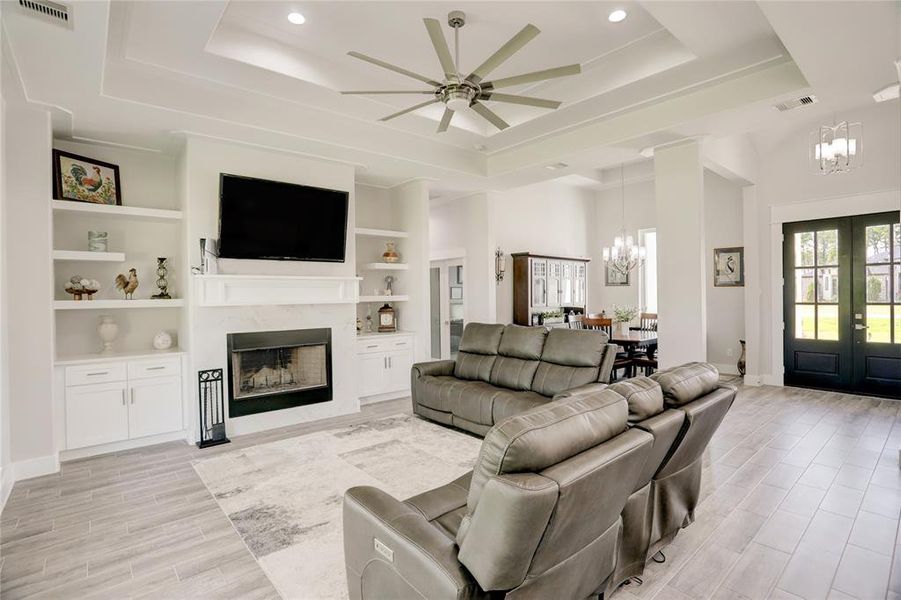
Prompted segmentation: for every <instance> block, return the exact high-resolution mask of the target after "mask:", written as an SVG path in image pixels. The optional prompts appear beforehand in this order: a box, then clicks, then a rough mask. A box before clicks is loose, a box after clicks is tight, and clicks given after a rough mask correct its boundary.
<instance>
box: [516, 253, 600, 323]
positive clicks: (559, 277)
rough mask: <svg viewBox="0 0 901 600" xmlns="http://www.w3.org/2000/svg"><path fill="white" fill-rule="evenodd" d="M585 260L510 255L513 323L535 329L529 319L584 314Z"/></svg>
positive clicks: (586, 262) (586, 281) (586, 267)
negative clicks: (553, 313) (552, 314)
mask: <svg viewBox="0 0 901 600" xmlns="http://www.w3.org/2000/svg"><path fill="white" fill-rule="evenodd" d="M588 262H589V259H587V258H578V257H570V256H548V255H546V254H533V253H531V252H518V253H515V254H513V322H514V323H515V324H517V325H537V324H538V323H537V321H533V318H535V317H537V315H540V314H542V313H545V312H549V311H555V310H562V311H563V314H564V315H567V314H569V312H570V311H573V312H574V313H576V314H585V308H586V307H587V306H588Z"/></svg>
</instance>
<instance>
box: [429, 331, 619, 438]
mask: <svg viewBox="0 0 901 600" xmlns="http://www.w3.org/2000/svg"><path fill="white" fill-rule="evenodd" d="M615 359H616V346H615V345H614V344H608V343H607V336H606V334H604V333H603V332H600V331H588V330H571V329H552V330H551V331H550V332H548V330H547V329H545V328H543V327H522V326H519V325H506V326H504V325H498V324H485V323H469V324H467V325H466V328H465V330H464V331H463V338H462V340H461V342H460V351H459V353H458V355H457V359H456V360H455V361H453V360H440V361H431V362H426V363H419V364H416V365H413V369H412V382H411V390H412V392H411V393H412V396H413V412H414V413H416V414H418V415H420V416H422V417H425V418H427V419H430V420H432V421H437V422H439V423H444V424H446V425H453V426H454V427H458V428H460V429H465V430H467V431H470V432H472V433H475V434H477V435H482V436H484V435H485V434H486V433H487V432H488V430H489V429H491V427H492V426H493V425H494V424H496V423H500V422H501V421H503V420H504V419H506V418H507V417H510V416H513V415H516V414H519V413H521V412H523V411H526V410H529V409H531V408H535V407H536V406H541V405H543V404H546V403H548V402H550V401H552V400H557V399H560V398H562V397H565V396H566V394H567V393H568V392H569V391H570V390H573V389H578V388H580V387H582V386H591V385H594V386H596V387H602V385H599V384H604V383H606V382H608V381H609V379H610V374H611V371H612V369H613V361H614V360H615Z"/></svg>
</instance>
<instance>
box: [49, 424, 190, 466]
mask: <svg viewBox="0 0 901 600" xmlns="http://www.w3.org/2000/svg"><path fill="white" fill-rule="evenodd" d="M185 439H186V434H185V432H184V431H173V432H172V433H161V434H159V435H150V436H147V437H142V438H138V439H134V440H122V441H121V442H113V443H111V444H100V445H99V446H89V447H87V448H76V449H75V450H63V451H62V452H60V453H59V459H60V461H61V462H65V461H67V460H76V459H79V458H87V457H89V456H97V455H98V454H109V453H110V452H121V451H122V450H131V449H133V448H140V447H141V446H152V445H154V444H163V443H165V442H174V441H176V440H181V441H185Z"/></svg>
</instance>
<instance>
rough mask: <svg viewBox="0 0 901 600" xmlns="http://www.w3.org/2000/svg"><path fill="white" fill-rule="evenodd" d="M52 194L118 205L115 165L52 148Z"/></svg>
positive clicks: (79, 200) (117, 179)
mask: <svg viewBox="0 0 901 600" xmlns="http://www.w3.org/2000/svg"><path fill="white" fill-rule="evenodd" d="M53 196H54V198H56V199H58V200H73V201H75V202H90V203H92V204H109V205H116V206H121V205H122V187H121V185H120V184H119V166H118V165H114V164H110V163H107V162H103V161H100V160H96V159H94V158H88V157H86V156H79V155H77V154H72V153H71V152H65V151H64V150H53Z"/></svg>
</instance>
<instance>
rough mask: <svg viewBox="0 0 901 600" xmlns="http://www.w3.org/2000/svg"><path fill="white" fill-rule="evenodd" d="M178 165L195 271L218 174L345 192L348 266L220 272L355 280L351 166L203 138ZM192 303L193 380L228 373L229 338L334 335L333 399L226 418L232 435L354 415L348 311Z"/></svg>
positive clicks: (264, 265) (213, 217)
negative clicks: (199, 374)
mask: <svg viewBox="0 0 901 600" xmlns="http://www.w3.org/2000/svg"><path fill="white" fill-rule="evenodd" d="M183 161H184V164H183V165H182V166H181V169H182V170H183V179H184V187H183V193H184V194H185V202H184V210H185V230H186V233H185V244H186V245H187V249H186V252H187V253H188V256H189V257H190V263H191V264H197V263H198V262H199V259H200V249H199V246H198V241H197V240H198V239H199V238H201V237H210V238H216V237H218V215H219V174H220V173H231V174H235V175H246V176H250V177H260V178H263V179H271V180H275V181H286V182H290V183H298V184H303V185H311V186H317V187H324V188H330V189H337V190H344V191H347V192H349V194H350V198H349V206H350V210H349V214H348V223H347V228H348V238H347V254H346V256H347V260H346V261H345V262H344V263H313V262H289V261H257V260H220V261H219V267H220V272H223V273H225V272H228V273H253V274H285V275H323V276H353V275H354V273H355V258H354V256H355V243H354V236H353V230H354V226H355V218H354V204H355V203H354V172H353V168H352V167H351V166H348V165H344V164H340V163H333V162H325V161H317V160H311V159H309V158H305V157H300V156H297V155H293V154H289V153H282V152H270V151H266V150H261V149H258V148H255V147H250V146H244V145H240V144H230V143H225V142H219V141H211V140H207V139H202V138H189V139H188V140H187V146H186V149H185V154H184V158H183ZM189 298H190V301H189V328H190V333H189V338H190V346H191V352H190V360H191V362H192V364H193V366H192V368H191V370H190V372H191V375H190V376H194V375H193V374H194V373H196V371H198V370H201V369H212V368H225V367H226V360H227V350H226V334H228V333H236V332H243V331H265V330H275V329H305V328H314V327H329V328H331V329H332V370H333V385H334V389H333V400H332V401H331V402H327V403H320V404H313V405H309V406H299V407H295V408H290V409H286V410H280V411H274V412H268V413H261V414H257V415H249V416H245V417H238V418H235V419H230V420H229V421H228V430H229V433H230V434H241V433H249V432H251V431H259V430H262V429H269V428H272V427H282V426H285V425H290V424H293V423H299V422H303V421H311V420H316V419H322V418H326V417H330V416H335V415H339V414H347V413H351V412H355V411H357V410H359V402H358V398H357V387H356V378H355V375H354V373H355V369H356V338H355V307H354V306H353V305H344V304H342V305H329V306H320V305H316V306H253V307H228V308H204V307H199V306H197V305H196V304H195V301H194V300H195V299H194V297H193V293H191V294H190V295H189ZM194 406H195V407H196V398H195V404H194ZM194 412H196V409H195V410H194Z"/></svg>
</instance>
